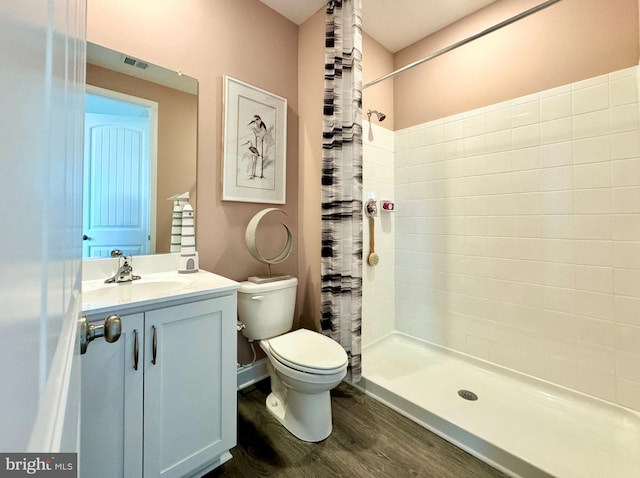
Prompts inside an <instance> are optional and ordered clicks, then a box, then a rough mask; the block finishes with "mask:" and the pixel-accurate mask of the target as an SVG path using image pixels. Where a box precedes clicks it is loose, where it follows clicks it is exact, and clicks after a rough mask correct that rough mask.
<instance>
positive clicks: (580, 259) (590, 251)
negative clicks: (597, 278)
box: [575, 240, 613, 267]
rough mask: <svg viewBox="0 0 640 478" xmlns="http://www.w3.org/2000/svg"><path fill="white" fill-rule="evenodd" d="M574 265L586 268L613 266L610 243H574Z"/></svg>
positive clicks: (586, 241) (584, 241)
mask: <svg viewBox="0 0 640 478" xmlns="http://www.w3.org/2000/svg"><path fill="white" fill-rule="evenodd" d="M575 250H576V264H581V265H588V266H604V267H611V266H613V242H612V241H588V240H580V241H575Z"/></svg>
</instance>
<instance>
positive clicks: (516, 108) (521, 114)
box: [511, 101, 540, 128]
mask: <svg viewBox="0 0 640 478" xmlns="http://www.w3.org/2000/svg"><path fill="white" fill-rule="evenodd" d="M538 122H540V103H539V102H538V101H529V102H526V103H515V104H513V105H512V106H511V124H512V127H513V128H517V127H519V126H525V125H530V124H534V123H538Z"/></svg>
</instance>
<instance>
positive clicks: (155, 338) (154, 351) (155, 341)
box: [151, 325, 158, 365]
mask: <svg viewBox="0 0 640 478" xmlns="http://www.w3.org/2000/svg"><path fill="white" fill-rule="evenodd" d="M151 328H152V329H153V348H152V350H151V352H152V353H151V363H152V364H153V365H155V364H156V354H157V352H158V329H156V326H155V325H152V326H151Z"/></svg>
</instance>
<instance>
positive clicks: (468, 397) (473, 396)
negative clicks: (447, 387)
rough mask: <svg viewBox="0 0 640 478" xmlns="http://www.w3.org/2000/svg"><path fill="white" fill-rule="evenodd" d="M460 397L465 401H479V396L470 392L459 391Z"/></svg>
mask: <svg viewBox="0 0 640 478" xmlns="http://www.w3.org/2000/svg"><path fill="white" fill-rule="evenodd" d="M458 395H460V396H461V397H462V398H464V399H465V400H471V401H475V400H477V399H478V396H477V395H476V394H475V393H473V392H472V391H470V390H458Z"/></svg>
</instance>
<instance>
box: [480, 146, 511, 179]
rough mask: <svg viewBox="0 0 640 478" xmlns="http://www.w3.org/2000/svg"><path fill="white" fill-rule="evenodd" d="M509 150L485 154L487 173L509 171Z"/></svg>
mask: <svg viewBox="0 0 640 478" xmlns="http://www.w3.org/2000/svg"><path fill="white" fill-rule="evenodd" d="M511 154H512V152H511V151H503V152H499V153H490V154H487V155H486V172H487V173H488V174H494V173H505V172H508V171H511Z"/></svg>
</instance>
